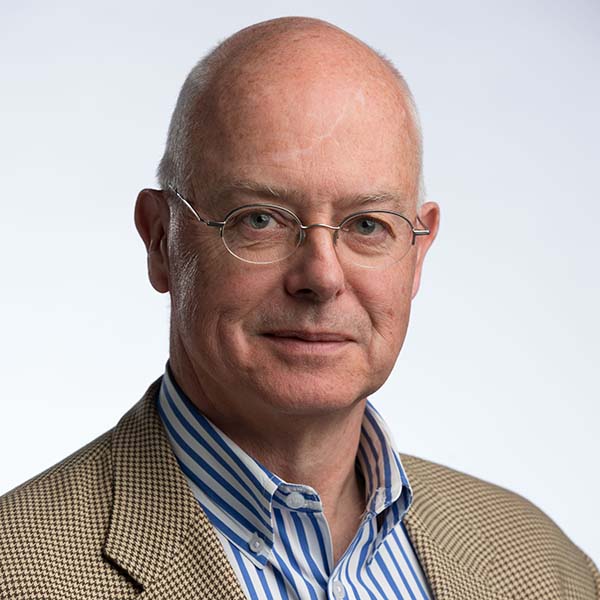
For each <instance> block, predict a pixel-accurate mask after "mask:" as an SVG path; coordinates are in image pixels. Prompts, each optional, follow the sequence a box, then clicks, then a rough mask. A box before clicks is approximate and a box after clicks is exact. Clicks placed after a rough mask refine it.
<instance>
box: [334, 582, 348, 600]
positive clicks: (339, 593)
mask: <svg viewBox="0 0 600 600" xmlns="http://www.w3.org/2000/svg"><path fill="white" fill-rule="evenodd" d="M332 587H333V597H334V598H336V600H339V598H345V597H346V588H345V587H344V584H343V583H342V582H341V581H334V582H333V586H332Z"/></svg>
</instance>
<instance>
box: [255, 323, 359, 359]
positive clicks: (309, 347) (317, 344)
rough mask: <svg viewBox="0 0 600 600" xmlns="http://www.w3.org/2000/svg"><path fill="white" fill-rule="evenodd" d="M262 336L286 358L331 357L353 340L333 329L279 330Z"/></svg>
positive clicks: (344, 348)
mask: <svg viewBox="0 0 600 600" xmlns="http://www.w3.org/2000/svg"><path fill="white" fill-rule="evenodd" d="M263 337H264V338H265V339H266V340H268V342H269V344H270V345H271V347H272V348H273V349H274V350H275V351H276V352H277V353H278V354H280V355H282V356H285V357H286V360H288V359H293V357H297V358H300V357H303V358H308V357H309V356H313V357H315V358H316V357H321V358H325V357H326V356H332V357H333V356H334V355H337V353H339V352H343V351H344V350H346V348H347V347H348V346H349V345H350V344H351V343H353V342H354V339H353V338H352V337H351V336H349V335H347V334H345V333H339V332H333V331H305V330H301V331H297V330H280V331H269V332H267V333H264V334H263Z"/></svg>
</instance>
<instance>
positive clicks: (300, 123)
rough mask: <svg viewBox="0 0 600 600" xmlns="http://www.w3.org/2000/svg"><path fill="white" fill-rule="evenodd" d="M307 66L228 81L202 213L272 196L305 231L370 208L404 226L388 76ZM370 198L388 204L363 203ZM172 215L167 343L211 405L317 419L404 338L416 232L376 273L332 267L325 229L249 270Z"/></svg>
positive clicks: (367, 384) (352, 393)
mask: <svg viewBox="0 0 600 600" xmlns="http://www.w3.org/2000/svg"><path fill="white" fill-rule="evenodd" d="M319 75H320V74H319V73H314V71H313V72H309V73H307V74H299V75H297V76H296V79H295V80H294V81H290V80H289V78H288V80H287V81H285V78H283V77H282V78H278V77H273V76H271V77H267V78H263V79H260V78H257V79H255V80H254V81H252V82H251V83H250V84H249V83H248V80H246V81H245V83H244V85H243V86H242V85H238V86H237V87H235V86H234V88H233V89H231V88H229V92H230V93H231V94H232V95H233V96H234V97H236V98H237V100H236V101H235V102H232V101H231V100H230V99H227V100H219V101H217V105H216V108H215V109H214V111H215V117H214V128H213V137H212V140H211V142H210V143H209V149H208V150H207V151H206V152H204V153H203V157H202V165H201V173H202V175H201V176H200V177H197V178H196V179H195V181H194V182H193V186H194V194H193V197H192V198H191V201H192V203H193V204H194V206H195V208H196V210H197V211H198V213H199V214H200V215H201V216H203V217H205V218H210V219H213V220H221V219H223V218H224V217H225V215H226V214H227V213H228V212H229V211H230V210H231V209H233V208H235V207H238V206H242V205H245V204H253V203H271V204H278V205H281V206H284V207H286V208H289V209H291V210H292V211H294V212H295V213H296V214H297V215H298V216H299V217H300V219H301V220H302V221H303V223H305V224H310V223H328V224H333V225H337V224H338V223H339V222H340V221H341V220H342V219H343V218H344V217H345V216H347V215H348V214H350V213H352V212H356V211H358V210H368V209H390V210H395V211H399V212H401V213H402V214H404V215H406V216H407V217H408V218H409V219H410V220H411V221H412V222H413V223H415V222H416V220H415V216H416V207H415V199H414V194H413V191H414V190H413V188H414V185H415V181H414V176H415V173H414V169H413V168H412V167H411V166H410V165H411V164H412V163H411V161H413V160H414V156H413V154H412V153H414V147H413V145H412V143H411V141H410V140H409V136H408V134H407V122H406V121H407V119H408V115H407V114H406V113H405V112H404V108H403V103H402V102H401V100H400V97H401V95H400V93H399V92H398V89H397V88H396V87H395V84H394V83H392V82H390V81H387V82H386V81H381V80H379V79H377V80H376V79H375V78H374V79H373V81H369V80H368V78H367V80H365V78H364V77H362V79H361V78H359V79H358V81H356V80H355V78H353V77H348V76H339V77H336V76H328V77H320V76H319ZM253 186H256V187H257V188H263V189H265V190H267V189H269V188H270V189H271V190H273V191H275V192H276V193H277V196H278V197H276V198H275V197H272V196H271V195H270V194H269V193H261V192H254V191H251V190H250V189H246V188H251V187H253ZM381 193H388V194H390V196H391V195H393V196H394V197H395V198H396V200H392V199H390V200H384V201H380V200H379V201H378V200H375V199H373V200H372V201H368V202H366V203H365V202H364V197H365V196H367V195H372V196H374V197H375V196H377V195H378V194H381ZM358 199H361V200H358ZM433 206H434V207H435V205H433ZM429 210H432V209H431V208H430V209H429ZM436 211H437V207H435V210H434V212H435V213H436V214H435V216H436V218H437V212H436ZM172 212H173V215H172V222H171V231H170V243H169V264H170V272H169V289H170V291H171V294H172V311H173V314H172V345H174V347H176V348H178V350H177V352H176V354H180V355H181V356H179V357H177V356H173V355H172V359H171V360H172V362H173V361H177V362H178V363H179V364H180V366H179V367H178V369H179V370H180V371H181V372H182V376H184V375H183V373H184V372H186V373H187V375H185V376H184V377H185V378H186V379H190V378H191V379H193V380H194V386H195V387H196V389H199V390H201V391H200V392H199V393H200V394H201V395H202V396H203V400H202V401H203V402H204V403H206V402H208V403H209V404H210V405H211V406H212V411H213V412H214V411H217V412H222V413H225V412H226V411H227V410H230V409H232V410H234V411H236V412H240V411H242V412H245V413H253V414H254V415H260V414H261V413H265V411H267V412H268V411H270V412H272V411H273V410H275V411H276V412H281V413H284V414H298V415H300V414H315V413H323V411H325V412H327V411H333V410H337V409H341V408H344V407H349V406H351V405H353V404H354V403H356V402H358V401H360V400H362V399H364V398H365V397H366V396H367V395H368V394H370V393H372V392H373V391H375V390H376V389H378V388H379V387H380V386H381V385H382V383H383V382H384V381H385V379H386V378H387V377H388V375H389V373H390V371H391V369H392V367H393V364H394V362H395V360H396V357H397V355H398V353H399V351H400V348H401V346H402V343H403V341H404V337H405V333H406V328H407V324H408V318H409V311H410V301H411V298H412V295H413V292H415V293H416V287H417V285H418V272H419V271H420V265H421V261H422V258H423V255H424V252H425V249H426V247H427V245H428V243H429V241H428V240H427V238H417V240H418V242H417V245H416V246H414V247H412V248H411V250H410V251H409V253H408V254H407V255H406V256H405V257H404V259H403V260H402V261H401V262H399V263H396V264H394V265H392V266H391V267H389V268H387V269H385V270H376V269H375V270H374V269H366V268H364V267H358V266H353V265H350V264H344V263H340V261H339V260H338V257H337V254H336V250H335V246H334V244H333V236H332V233H331V231H328V230H327V229H324V228H315V229H312V230H310V231H308V233H307V238H306V240H305V242H304V243H303V245H302V246H301V247H300V248H299V249H297V251H296V253H295V254H294V255H292V256H291V257H289V258H287V259H285V260H283V261H281V262H278V263H275V264H269V265H253V264H247V263H244V262H242V261H239V260H237V259H236V258H234V257H233V256H231V255H230V254H229V253H228V252H227V251H226V249H225V247H224V246H223V244H222V241H221V240H220V238H219V235H218V231H217V230H214V229H212V228H208V227H206V226H204V225H202V224H200V223H198V222H197V221H195V220H194V219H193V217H192V216H191V214H190V213H189V212H188V211H187V209H185V208H184V207H183V205H181V206H177V205H175V210H174V211H172ZM426 212H427V211H426ZM430 222H431V220H430ZM436 222H437V221H436ZM416 275H417V283H416V284H415V277H416ZM186 391H188V393H190V390H189V389H188V390H186ZM265 414H266V413H265Z"/></svg>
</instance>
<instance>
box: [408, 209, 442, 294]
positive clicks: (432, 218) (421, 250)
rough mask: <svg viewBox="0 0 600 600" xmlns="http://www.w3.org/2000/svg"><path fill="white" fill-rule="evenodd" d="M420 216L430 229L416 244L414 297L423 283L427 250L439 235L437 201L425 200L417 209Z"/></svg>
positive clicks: (419, 237)
mask: <svg viewBox="0 0 600 600" xmlns="http://www.w3.org/2000/svg"><path fill="white" fill-rule="evenodd" d="M417 214H418V215H419V218H420V219H421V221H423V223H424V225H425V227H427V229H429V232H430V233H429V235H421V236H417V239H416V241H415V245H416V246H417V261H416V265H415V274H414V277H413V286H412V297H413V298H414V297H415V296H416V295H417V292H418V291H419V285H420V284H421V271H422V269H423V261H424V260H425V255H426V254H427V251H428V250H429V248H430V247H431V244H433V240H435V237H436V235H437V232H438V229H439V226H440V207H439V206H438V205H437V204H436V203H435V202H425V204H423V206H421V208H420V209H419V210H418V211H417Z"/></svg>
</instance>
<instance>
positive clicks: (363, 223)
mask: <svg viewBox="0 0 600 600" xmlns="http://www.w3.org/2000/svg"><path fill="white" fill-rule="evenodd" d="M348 229H349V230H350V231H351V233H358V234H360V235H364V236H371V235H373V234H380V233H383V231H384V229H385V226H384V224H383V223H381V222H380V221H378V220H377V219H374V218H372V217H370V216H366V215H365V216H361V217H358V218H356V219H354V220H353V221H352V222H350V223H349V224H348Z"/></svg>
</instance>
